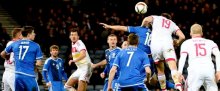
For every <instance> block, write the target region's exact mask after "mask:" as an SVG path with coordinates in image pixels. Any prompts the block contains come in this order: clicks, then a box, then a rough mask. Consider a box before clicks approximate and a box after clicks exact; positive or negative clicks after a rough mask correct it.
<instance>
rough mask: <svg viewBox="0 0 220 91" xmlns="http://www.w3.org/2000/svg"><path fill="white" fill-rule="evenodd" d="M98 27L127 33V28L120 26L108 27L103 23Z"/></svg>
mask: <svg viewBox="0 0 220 91" xmlns="http://www.w3.org/2000/svg"><path fill="white" fill-rule="evenodd" d="M99 24H100V25H102V26H103V27H104V28H105V29H112V30H116V31H128V28H127V26H121V25H108V24H105V23H99Z"/></svg>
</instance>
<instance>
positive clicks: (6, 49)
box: [5, 43, 14, 54]
mask: <svg viewBox="0 0 220 91" xmlns="http://www.w3.org/2000/svg"><path fill="white" fill-rule="evenodd" d="M13 45H14V44H13V43H12V44H11V45H8V46H7V47H6V48H5V52H6V53H7V54H9V53H11V52H12V49H13Z"/></svg>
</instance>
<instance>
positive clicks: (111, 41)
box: [107, 36, 117, 47]
mask: <svg viewBox="0 0 220 91" xmlns="http://www.w3.org/2000/svg"><path fill="white" fill-rule="evenodd" d="M107 42H108V45H109V46H110V47H115V46H116V44H117V38H116V37H115V36H112V37H108V41H107Z"/></svg>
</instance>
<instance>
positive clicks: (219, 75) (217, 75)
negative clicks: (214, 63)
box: [215, 71, 220, 82]
mask: <svg viewBox="0 0 220 91" xmlns="http://www.w3.org/2000/svg"><path fill="white" fill-rule="evenodd" d="M215 77H216V81H217V82H219V81H220V71H217V72H216V73H215Z"/></svg>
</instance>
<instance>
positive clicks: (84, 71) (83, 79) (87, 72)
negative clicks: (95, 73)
mask: <svg viewBox="0 0 220 91" xmlns="http://www.w3.org/2000/svg"><path fill="white" fill-rule="evenodd" d="M80 69H81V70H80V71H81V74H80V76H79V84H78V88H77V91H86V89H87V83H89V79H90V77H91V76H92V69H91V65H90V64H88V65H86V66H83V67H81V68H80Z"/></svg>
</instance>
